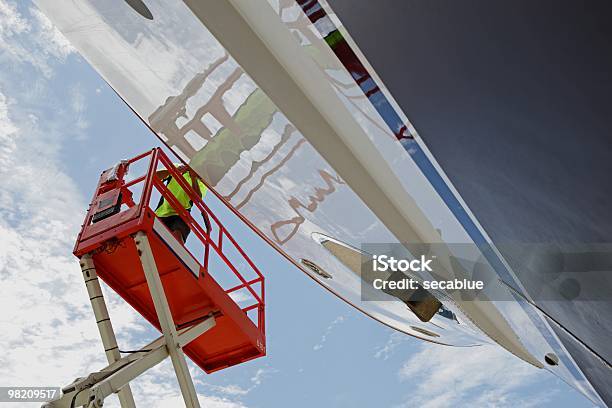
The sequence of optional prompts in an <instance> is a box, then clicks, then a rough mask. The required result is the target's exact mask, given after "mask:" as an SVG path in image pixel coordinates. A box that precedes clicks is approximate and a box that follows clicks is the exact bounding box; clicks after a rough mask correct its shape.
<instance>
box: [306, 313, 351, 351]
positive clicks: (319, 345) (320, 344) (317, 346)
mask: <svg viewBox="0 0 612 408" xmlns="http://www.w3.org/2000/svg"><path fill="white" fill-rule="evenodd" d="M342 322H344V316H338V317H336V318H335V319H334V321H333V322H331V323H330V324H329V326H327V329H325V332H324V333H323V335H322V336H321V340H319V342H318V343H317V344H315V345H314V347H313V348H312V349H313V350H314V351H319V350H321V349H322V348H323V345H324V344H325V342H326V341H327V337H328V336H329V335H330V334H331V332H332V331H333V330H334V328H335V327H336V326H337V325H339V324H340V323H342Z"/></svg>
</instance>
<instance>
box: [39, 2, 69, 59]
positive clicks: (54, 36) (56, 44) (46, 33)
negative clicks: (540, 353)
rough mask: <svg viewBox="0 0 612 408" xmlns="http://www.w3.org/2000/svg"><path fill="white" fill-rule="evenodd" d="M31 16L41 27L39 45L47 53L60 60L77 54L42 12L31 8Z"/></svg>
mask: <svg viewBox="0 0 612 408" xmlns="http://www.w3.org/2000/svg"><path fill="white" fill-rule="evenodd" d="M30 14H31V15H32V17H34V20H35V21H36V22H37V24H38V27H39V40H38V41H39V43H40V45H41V46H42V49H43V50H44V52H45V53H47V54H49V55H52V56H53V57H55V58H58V59H60V60H63V59H65V58H66V57H67V56H68V55H70V54H72V53H73V52H76V50H75V49H74V47H73V46H72V44H70V41H68V40H67V39H66V37H64V34H62V33H61V32H60V31H59V30H58V29H57V27H55V25H54V24H53V23H52V22H51V20H49V18H48V17H47V16H45V15H44V14H43V13H42V12H41V11H40V10H38V9H37V8H34V7H30Z"/></svg>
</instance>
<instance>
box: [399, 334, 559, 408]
mask: <svg viewBox="0 0 612 408" xmlns="http://www.w3.org/2000/svg"><path fill="white" fill-rule="evenodd" d="M546 375H550V374H549V373H547V372H546V371H544V370H539V369H537V368H535V367H532V366H530V365H528V364H527V363H524V362H522V361H521V360H519V359H517V358H516V357H514V356H513V355H511V354H510V353H508V352H506V351H504V350H502V349H501V348H499V347H495V346H488V345H487V346H480V347H470V348H458V347H447V346H438V345H431V344H425V345H422V346H421V349H420V351H419V352H417V353H416V354H415V355H413V356H412V357H410V358H409V359H408V360H407V361H406V362H405V363H404V365H403V366H402V368H401V369H400V371H399V378H400V380H401V381H402V382H405V383H408V386H409V392H408V394H407V395H408V398H407V399H406V401H405V403H404V404H402V405H401V406H402V407H412V406H420V407H425V408H429V407H432V408H433V407H449V406H478V407H481V406H494V407H514V406H521V407H531V406H540V405H542V404H543V403H544V402H546V401H548V400H549V398H550V397H551V396H552V395H554V394H555V392H556V390H554V389H550V387H546V389H545V390H543V392H537V391H534V392H530V393H526V392H525V389H524V388H525V387H528V386H531V385H533V384H534V382H535V380H536V379H537V378H540V379H541V377H539V376H546ZM526 394H528V395H529V398H528V399H523V398H521V396H523V395H526Z"/></svg>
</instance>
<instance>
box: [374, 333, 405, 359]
mask: <svg viewBox="0 0 612 408" xmlns="http://www.w3.org/2000/svg"><path fill="white" fill-rule="evenodd" d="M408 339H410V337H409V336H406V335H405V334H404V333H400V332H397V331H395V330H393V333H391V335H390V336H389V340H387V342H386V343H385V345H384V346H382V347H379V348H377V350H376V353H374V358H380V359H383V360H388V359H389V357H391V356H392V355H393V353H394V352H395V350H396V348H397V346H399V345H400V344H401V343H403V342H405V341H407V340H408Z"/></svg>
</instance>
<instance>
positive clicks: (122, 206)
mask: <svg viewBox="0 0 612 408" xmlns="http://www.w3.org/2000/svg"><path fill="white" fill-rule="evenodd" d="M141 160H142V161H146V160H148V170H147V172H146V174H145V175H143V176H141V177H138V178H135V179H133V180H131V181H126V180H125V176H126V175H127V173H128V170H129V167H130V166H131V165H133V164H134V163H135V162H138V161H141ZM160 165H161V166H163V168H165V169H167V170H168V171H169V173H170V175H172V177H174V179H175V180H176V181H177V182H178V183H179V184H180V186H181V187H182V189H183V190H184V191H185V192H187V193H188V194H189V196H190V198H191V200H192V201H193V210H194V211H200V212H201V213H202V215H203V217H204V220H205V224H207V225H205V226H202V225H200V224H198V223H197V222H196V221H195V220H194V218H193V217H192V215H191V213H190V212H189V211H187V210H185V209H184V208H183V207H182V206H181V205H180V203H179V202H178V201H177V200H176V198H175V197H174V196H173V195H172V193H171V192H170V191H169V190H168V188H167V187H166V185H165V184H164V183H163V182H162V180H160V179H159V177H157V175H156V172H157V170H158V168H159V167H161V166H160ZM136 186H138V187H142V189H141V190H140V191H141V193H140V200H139V202H138V203H135V202H134V198H133V197H134V196H135V195H136V194H135V187H136ZM153 189H156V190H157V191H158V192H159V193H160V195H161V196H163V197H164V198H165V199H166V200H167V201H168V203H170V205H171V206H172V207H173V208H174V209H175V211H176V212H177V213H178V215H179V216H180V217H181V218H182V219H183V220H184V221H185V223H186V224H187V225H188V226H189V228H190V229H191V237H192V238H190V240H193V239H194V238H195V241H196V243H197V244H198V245H200V244H201V245H202V246H203V252H204V256H203V258H204V259H202V260H201V262H200V261H199V260H198V259H196V257H195V256H194V255H192V253H191V252H189V250H188V249H187V248H186V247H185V246H184V245H183V244H182V243H181V242H179V241H178V240H177V239H176V238H174V236H173V235H172V233H171V232H170V231H169V230H168V228H166V226H165V225H164V224H163V223H162V222H161V221H160V219H159V218H158V217H157V216H156V215H155V213H154V211H153V209H152V208H151V207H150V205H151V203H150V201H151V197H152V192H153ZM210 220H212V222H210ZM139 231H142V232H144V233H145V234H146V235H147V238H148V240H149V242H150V245H151V249H152V252H153V257H154V259H155V264H156V266H157V270H158V271H159V275H160V278H161V281H162V285H163V288H164V292H165V296H166V298H167V300H168V304H169V307H170V312H171V314H172V318H173V320H174V323H175V325H176V327H177V329H181V328H183V327H188V326H190V325H193V324H195V323H198V322H200V321H203V320H204V319H206V318H207V317H209V316H211V315H213V316H215V321H216V325H215V327H214V328H213V329H212V330H209V331H207V332H205V333H204V334H202V335H201V336H200V337H198V338H197V339H195V340H193V341H192V342H190V343H189V344H188V345H186V346H185V347H184V351H185V354H187V355H188V356H189V357H190V358H191V359H192V360H193V361H194V362H195V363H196V364H197V365H198V366H199V367H201V368H202V369H203V370H204V371H206V372H207V373H210V372H213V371H216V370H220V369H223V368H226V367H229V366H232V365H235V364H239V363H242V362H244V361H247V360H251V359H253V358H257V357H261V356H264V355H265V353H266V346H265V344H266V338H265V303H264V300H265V299H264V294H265V291H264V277H263V275H262V274H261V272H260V271H259V270H258V269H257V267H256V266H255V264H254V263H253V262H252V261H251V259H250V258H249V257H248V256H247V255H246V253H245V252H244V250H243V249H242V248H241V247H240V246H239V245H238V243H237V242H236V241H235V240H234V238H233V237H232V236H231V235H230V234H229V233H228V232H227V230H226V229H225V227H224V226H223V225H222V224H221V223H220V222H219V220H218V219H217V217H216V216H215V215H214V214H213V212H212V211H211V210H210V209H209V207H208V206H207V205H206V204H205V203H204V201H203V200H202V199H201V198H200V197H199V196H198V195H197V194H196V192H195V191H194V190H193V188H192V187H191V185H189V184H188V183H187V182H186V181H185V179H184V178H183V177H182V176H181V174H180V173H179V172H178V170H177V169H176V167H175V166H174V165H173V164H172V162H171V161H170V159H169V158H168V156H166V154H165V153H164V152H163V151H162V150H161V149H159V148H155V149H153V150H150V151H148V152H146V153H144V154H141V155H139V156H137V157H134V158H132V159H130V160H125V161H122V162H120V163H119V164H117V165H116V166H115V167H113V168H111V169H108V170H106V171H104V172H103V173H102V175H101V176H100V181H99V183H98V187H97V188H96V192H95V194H94V197H93V200H92V202H91V204H90V206H89V210H88V212H87V216H86V218H85V222H84V224H83V228H82V230H81V232H80V233H79V235H78V238H77V242H76V245H75V248H74V255H76V256H77V257H79V258H80V257H82V256H83V255H85V254H91V257H92V260H93V262H94V265H95V267H96V270H97V273H98V276H99V277H100V278H102V280H103V281H104V282H106V283H107V284H108V285H109V286H110V287H111V288H112V289H113V290H114V291H115V292H117V293H118V294H119V295H120V296H121V297H122V298H123V299H125V300H126V301H127V302H128V303H129V304H130V305H131V306H132V307H133V308H134V309H136V311H138V313H140V314H141V315H142V316H144V317H145V318H146V319H147V320H148V321H149V322H151V324H153V325H154V326H155V327H156V328H157V329H158V330H160V324H159V320H158V317H157V314H156V311H155V307H154V304H153V300H152V297H151V293H150V291H149V288H148V286H147V281H146V278H145V275H144V271H143V267H142V264H141V261H140V258H139V254H138V249H137V248H136V244H135V242H134V235H135V234H136V233H137V232H139ZM213 237H214V239H213ZM224 245H225V246H229V245H232V246H233V247H234V248H235V249H236V250H237V253H238V254H239V255H240V256H241V257H242V260H240V261H241V262H240V264H241V265H245V264H246V265H248V267H249V268H250V271H248V272H249V274H252V275H253V276H255V278H252V279H250V280H248V281H247V280H246V279H245V277H244V276H243V275H242V274H241V273H240V272H239V271H238V269H237V268H236V267H235V266H234V264H233V263H232V261H230V259H229V257H228V254H227V252H224ZM234 253H235V252H234ZM212 255H216V256H218V257H219V258H220V259H221V260H222V261H223V263H224V264H225V265H226V266H227V269H229V270H230V271H231V272H227V273H230V274H231V273H232V272H233V274H235V276H236V277H237V278H238V280H239V281H238V282H240V283H239V284H238V285H235V286H233V287H231V288H223V287H222V286H221V285H220V284H219V283H218V282H217V281H216V280H215V279H214V278H213V277H212V276H211V274H210V273H209V270H208V266H209V256H212ZM242 261H245V262H242ZM245 274H246V272H245ZM239 290H240V291H242V292H246V293H248V295H249V297H250V299H251V301H252V302H251V303H248V304H247V306H244V307H240V306H239V305H238V304H237V303H236V302H235V301H234V300H233V299H232V297H230V294H231V293H232V292H236V291H239Z"/></svg>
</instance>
